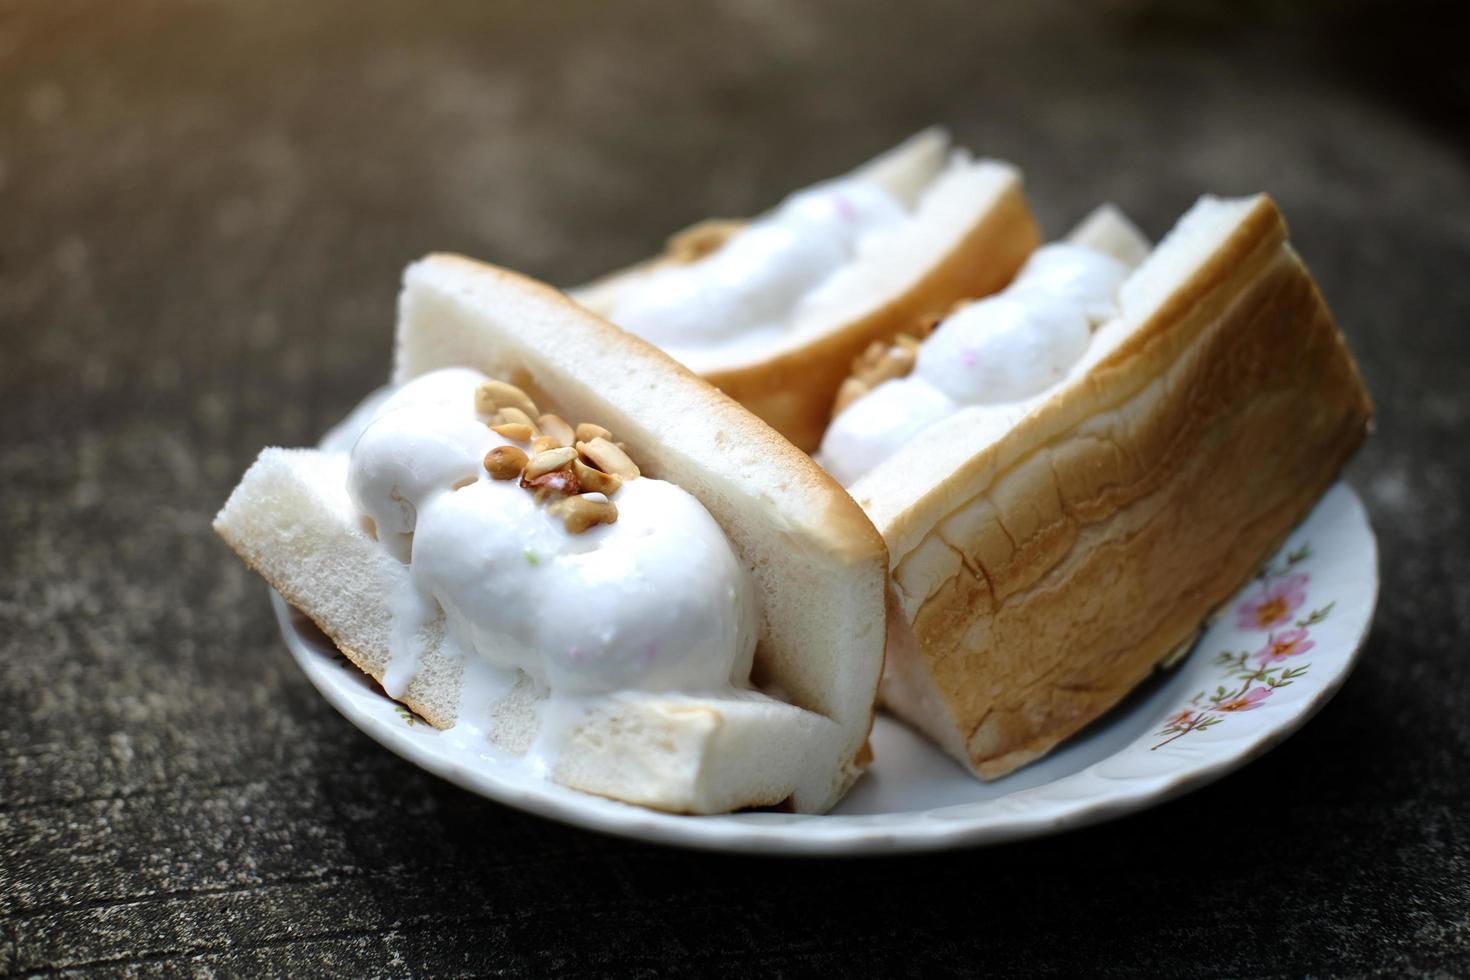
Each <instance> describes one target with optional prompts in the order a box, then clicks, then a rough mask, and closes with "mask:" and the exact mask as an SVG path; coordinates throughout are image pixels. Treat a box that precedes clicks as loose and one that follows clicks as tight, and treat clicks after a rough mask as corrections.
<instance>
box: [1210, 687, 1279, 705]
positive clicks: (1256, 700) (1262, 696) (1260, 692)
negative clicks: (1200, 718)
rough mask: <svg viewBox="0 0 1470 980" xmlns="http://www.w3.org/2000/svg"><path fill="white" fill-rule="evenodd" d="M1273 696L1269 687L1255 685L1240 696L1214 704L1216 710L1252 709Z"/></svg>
mask: <svg viewBox="0 0 1470 980" xmlns="http://www.w3.org/2000/svg"><path fill="white" fill-rule="evenodd" d="M1270 696H1271V689H1270V688H1269V687H1253V688H1251V689H1250V690H1249V691H1246V692H1245V693H1244V694H1242V695H1240V696H1239V697H1234V698H1231V699H1230V700H1229V701H1221V702H1219V703H1217V704H1215V705H1213V706H1212V709H1211V710H1214V711H1251V710H1254V709H1255V708H1259V707H1260V706H1261V702H1262V701H1264V700H1266V699H1267V698H1269V697H1270Z"/></svg>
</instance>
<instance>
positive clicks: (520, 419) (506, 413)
mask: <svg viewBox="0 0 1470 980" xmlns="http://www.w3.org/2000/svg"><path fill="white" fill-rule="evenodd" d="M496 414H498V415H499V416H500V421H501V422H514V423H516V424H517V425H525V426H529V427H530V428H532V429H535V428H536V423H535V422H533V421H532V420H531V416H529V415H527V414H526V413H525V412H523V411H521V410H520V409H519V408H516V407H515V406H514V405H507V406H506V407H505V408H502V409H501V410H500V411H499V412H497V413H496Z"/></svg>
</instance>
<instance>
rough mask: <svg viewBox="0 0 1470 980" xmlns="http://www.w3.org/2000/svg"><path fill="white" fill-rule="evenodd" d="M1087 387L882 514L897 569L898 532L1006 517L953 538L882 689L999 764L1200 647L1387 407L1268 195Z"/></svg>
mask: <svg viewBox="0 0 1470 980" xmlns="http://www.w3.org/2000/svg"><path fill="white" fill-rule="evenodd" d="M1085 392H1086V394H1085V396H1084V395H1079V396H1077V397H1079V398H1084V397H1085V398H1086V399H1087V402H1088V404H1087V406H1086V414H1085V417H1083V418H1080V419H1070V420H1067V421H1066V422H1064V423H1063V424H1061V425H1057V424H1056V422H1057V419H1056V418H1051V419H1048V418H1047V416H1048V415H1052V416H1063V417H1064V416H1066V415H1067V414H1068V413H1070V412H1075V411H1076V407H1075V406H1069V405H1066V404H1059V403H1058V402H1065V401H1066V399H1054V400H1053V402H1051V403H1048V404H1047V405H1046V406H1044V407H1043V408H1042V409H1041V410H1040V411H1039V412H1038V413H1036V417H1033V418H1032V419H1030V420H1028V421H1027V423H1023V425H1022V426H1021V427H1020V428H1023V429H1027V430H1029V431H1030V432H1033V433H1034V432H1043V433H1045V432H1047V431H1048V430H1051V431H1050V434H1049V436H1047V437H1046V438H1045V439H1044V440H1042V441H1039V442H1037V443H1036V444H1035V445H1031V446H1027V447H1026V448H1025V450H1024V452H1023V454H1022V455H1021V456H1020V457H1019V458H1018V459H1016V460H1015V461H1014V462H1012V463H1011V464H1010V465H1009V466H1007V467H1006V468H1005V469H1004V470H1003V471H1002V472H999V473H995V474H994V476H993V477H992V472H991V471H992V468H993V466H994V462H995V461H994V459H993V458H985V459H982V458H978V457H977V458H974V459H971V460H969V461H968V462H967V463H966V464H965V465H963V466H961V467H959V468H958V469H957V470H956V471H955V472H954V474H953V476H952V477H951V478H950V479H949V480H947V481H945V484H946V485H944V486H941V487H936V488H935V489H934V491H933V492H931V493H930V494H928V495H926V496H925V497H924V498H923V499H922V500H920V501H919V502H918V503H917V504H916V505H915V506H914V507H911V508H909V510H908V511H906V512H904V513H902V514H899V515H897V516H896V518H895V519H893V520H888V521H880V522H879V528H880V530H882V531H883V532H884V536H885V539H887V540H888V542H889V546H890V549H891V550H892V551H893V552H894V553H893V559H892V560H893V562H894V564H895V566H897V568H896V569H895V570H896V572H899V573H900V574H901V568H902V561H903V559H904V557H906V553H904V552H900V551H899V550H898V548H897V546H896V545H897V542H899V541H904V542H906V543H905V544H904V545H903V547H904V548H905V549H906V550H911V548H912V546H913V544H914V543H916V542H917V537H916V536H917V535H918V534H919V531H920V528H922V527H926V526H929V527H932V526H936V525H938V524H939V523H940V522H941V521H943V520H944V519H945V518H946V517H949V516H951V515H954V514H956V513H958V512H960V511H961V510H962V509H963V508H964V507H965V506H966V505H967V504H969V503H970V502H971V501H973V500H974V499H975V498H976V497H977V496H978V495H986V494H988V495H990V496H991V498H992V499H993V500H995V505H996V507H997V509H998V510H999V512H1000V514H1001V515H1003V516H1004V517H1006V518H1007V520H1008V522H1009V523H1007V524H1006V526H1004V527H1001V526H999V525H998V524H997V525H995V526H994V530H993V531H992V532H991V533H988V534H978V535H976V536H974V537H973V538H971V539H970V540H966V541H962V542H958V543H957V542H954V541H950V542H949V544H950V545H951V547H955V546H956V545H958V546H959V548H960V550H962V551H963V554H962V556H961V557H962V562H961V564H960V567H959V569H958V571H957V573H956V574H954V575H953V576H952V577H951V578H949V580H948V581H947V582H945V584H944V585H943V586H942V587H941V588H940V589H939V591H938V592H937V593H935V594H933V595H931V596H930V597H929V598H928V599H927V600H925V601H924V602H923V603H922V604H921V605H920V607H919V609H918V611H917V614H916V615H914V617H913V619H912V630H911V633H910V634H909V635H908V636H904V635H903V634H904V633H905V632H908V631H905V630H903V629H902V627H901V626H895V627H893V628H891V631H890V644H889V665H888V670H887V673H886V674H885V678H884V682H883V695H884V700H885V702H886V703H887V704H888V705H889V706H890V707H892V708H894V709H895V710H896V711H898V712H899V713H900V714H902V715H904V716H906V717H907V718H908V719H909V720H910V721H911V722H912V723H914V724H916V725H917V727H920V728H921V729H923V730H925V731H927V732H928V733H929V734H931V735H932V736H933V737H935V738H936V740H937V741H939V742H940V743H941V744H942V745H945V746H946V748H947V749H949V750H950V751H951V752H952V753H954V754H956V755H958V756H959V757H960V758H961V759H962V760H963V761H965V762H966V763H967V764H968V765H969V766H970V767H971V768H972V770H974V771H975V772H976V773H977V774H978V775H980V776H982V777H984V778H994V777H997V776H1001V775H1004V774H1006V773H1008V772H1010V771H1012V770H1014V769H1016V768H1017V767H1019V766H1022V765H1024V764H1026V763H1027V762H1030V761H1032V760H1033V759H1036V758H1038V757H1039V756H1041V755H1043V754H1045V753H1046V752H1047V751H1049V750H1050V749H1051V748H1052V747H1054V746H1055V745H1056V744H1057V743H1059V742H1060V741H1062V740H1063V739H1065V738H1067V737H1068V736H1069V735H1071V734H1073V733H1074V732H1076V731H1078V730H1079V729H1080V728H1082V727H1083V726H1084V725H1086V724H1087V723H1089V722H1090V721H1092V720H1094V719H1095V718H1097V717H1098V716H1099V715H1101V714H1103V713H1104V712H1105V711H1107V710H1108V709H1109V708H1110V707H1112V706H1113V705H1114V704H1116V703H1117V702H1118V701H1119V700H1120V699H1121V698H1122V697H1123V696H1124V695H1125V694H1126V693H1127V692H1128V691H1129V690H1131V689H1132V688H1133V687H1134V686H1135V685H1137V684H1138V683H1139V682H1140V681H1142V680H1143V679H1144V678H1145V677H1146V676H1147V675H1148V674H1149V673H1150V672H1151V671H1152V670H1153V669H1154V667H1155V665H1157V664H1159V663H1160V662H1161V661H1163V660H1165V659H1167V657H1168V656H1169V654H1170V653H1171V652H1173V651H1175V650H1177V649H1178V648H1180V646H1181V645H1186V644H1188V643H1189V642H1190V641H1191V640H1192V639H1193V637H1194V636H1195V635H1196V633H1197V631H1198V629H1199V628H1200V626H1201V624H1202V623H1203V622H1204V621H1205V620H1206V619H1207V618H1208V617H1209V616H1210V615H1211V614H1212V612H1213V611H1214V610H1215V609H1216V608H1218V607H1219V606H1220V605H1221V604H1222V603H1224V602H1225V601H1227V600H1228V598H1229V597H1230V596H1231V595H1232V594H1233V593H1234V592H1235V591H1236V590H1237V589H1238V588H1239V587H1240V586H1241V584H1242V583H1243V582H1244V581H1246V580H1247V579H1248V578H1249V577H1250V575H1251V574H1252V573H1253V571H1254V570H1255V569H1256V568H1257V567H1258V566H1259V565H1260V563H1261V562H1262V561H1263V560H1264V559H1265V558H1266V557H1268V556H1269V555H1270V553H1271V552H1272V551H1273V550H1274V549H1276V548H1277V547H1278V546H1279V545H1280V544H1281V542H1282V541H1283V540H1284V539H1285V537H1286V535H1287V533H1288V532H1289V531H1290V530H1291V528H1292V527H1294V526H1295V525H1296V524H1297V523H1298V522H1299V521H1300V520H1301V519H1302V518H1303V517H1304V516H1305V515H1306V514H1307V513H1308V511H1309V510H1310V509H1311V507H1312V506H1313V504H1314V503H1315V502H1316V500H1317V499H1318V498H1319V497H1320V496H1321V494H1322V493H1323V492H1325V490H1326V489H1327V487H1328V486H1329V485H1330V484H1331V483H1332V481H1333V480H1334V479H1335V477H1336V476H1337V474H1338V472H1339V471H1340V469H1341V468H1342V466H1343V465H1344V464H1345V463H1346V461H1347V460H1348V458H1349V457H1350V456H1351V455H1352V453H1353V451H1354V450H1355V449H1356V448H1357V447H1358V446H1359V445H1360V444H1361V442H1362V440H1363V439H1364V437H1365V435H1366V433H1367V430H1368V424H1369V420H1370V417H1371V414H1372V408H1371V404H1370V402H1369V398H1368V394H1367V391H1366V390H1365V388H1364V386H1363V383H1362V380H1361V378H1360V376H1359V374H1358V370H1357V367H1356V365H1355V364H1354V363H1353V360H1352V357H1351V355H1350V354H1349V352H1348V350H1347V347H1346V345H1345V343H1344V340H1343V338H1342V335H1341V334H1340V333H1339V331H1338V330H1337V328H1336V326H1335V325H1334V323H1333V321H1332V318H1331V315H1330V314H1329V312H1328V309H1327V306H1326V304H1325V302H1324V301H1323V299H1322V296H1321V294H1320V293H1319V292H1318V289H1317V286H1316V284H1315V282H1314V281H1313V280H1312V278H1311V275H1310V274H1309V273H1308V271H1307V270H1306V268H1305V267H1304V266H1303V265H1302V263H1301V260H1300V259H1299V258H1298V257H1297V255H1296V253H1295V252H1294V251H1293V250H1292V249H1291V248H1290V246H1289V245H1288V244H1287V241H1286V227H1285V224H1284V222H1283V220H1282V217H1281V214H1280V212H1279V210H1278V209H1277V207H1276V205H1275V204H1274V202H1272V201H1271V200H1270V199H1269V198H1267V197H1264V196H1262V197H1261V198H1260V199H1259V201H1258V203H1257V204H1256V206H1255V207H1254V208H1253V209H1252V211H1251V212H1250V214H1249V215H1248V216H1247V217H1246V218H1245V220H1243V221H1242V222H1241V224H1240V225H1239V227H1237V229H1236V231H1235V233H1234V234H1233V235H1232V236H1231V238H1230V239H1229V241H1228V242H1227V244H1226V246H1225V247H1224V248H1222V249H1220V250H1219V251H1218V252H1217V253H1216V254H1215V255H1214V257H1213V259H1212V260H1210V261H1208V262H1207V263H1206V264H1205V265H1204V266H1203V267H1201V268H1199V269H1198V270H1197V271H1196V273H1195V275H1194V276H1193V277H1192V278H1191V280H1190V281H1189V282H1188V284H1187V285H1186V286H1185V287H1184V288H1182V289H1180V290H1177V291H1176V292H1175V294H1174V295H1173V296H1172V297H1171V299H1170V300H1169V301H1167V302H1166V303H1165V304H1164V305H1163V306H1162V307H1161V308H1160V309H1159V310H1157V311H1155V313H1154V314H1153V315H1152V316H1151V317H1150V318H1149V320H1148V321H1147V322H1146V323H1145V324H1144V325H1143V326H1142V327H1141V328H1140V329H1139V330H1137V331H1136V332H1135V333H1134V334H1133V335H1132V336H1131V337H1130V338H1129V339H1128V340H1127V341H1125V342H1124V343H1123V344H1122V345H1121V346H1120V347H1119V348H1118V349H1117V350H1115V351H1113V352H1112V353H1111V354H1110V355H1108V356H1107V357H1106V358H1104V360H1103V361H1102V362H1100V363H1099V364H1098V365H1096V366H1095V367H1094V368H1093V370H1092V371H1091V372H1090V373H1089V375H1088V377H1087V378H1086V388H1085ZM1102 413H1117V415H1118V416H1119V417H1121V418H1127V419H1129V420H1130V423H1129V425H1128V426H1127V427H1126V428H1125V429H1123V430H1122V431H1123V433H1124V435H1123V438H1117V437H1116V435H1110V434H1108V433H1107V432H1106V430H1105V428H1103V427H1100V426H1096V425H1094V426H1091V427H1089V425H1088V422H1089V420H1091V419H1096V418H1098V416H1099V415H1100V414H1102ZM1012 436H1015V437H1018V438H1021V439H1023V440H1024V439H1026V438H1027V435H1026V433H1024V432H1019V433H1012ZM1008 438H1009V437H1008ZM1043 450H1045V452H1043ZM982 456H987V457H988V456H989V454H982ZM1017 502H1024V504H1023V505H1022V506H1020V507H1017V506H1015V505H1016V503H1017ZM893 618H894V619H895V620H896V621H898V622H899V623H901V622H902V621H903V620H904V619H905V617H903V616H895V617H893Z"/></svg>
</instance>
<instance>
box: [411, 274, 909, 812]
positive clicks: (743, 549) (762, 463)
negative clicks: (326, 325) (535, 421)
mask: <svg viewBox="0 0 1470 980" xmlns="http://www.w3.org/2000/svg"><path fill="white" fill-rule="evenodd" d="M449 366H467V367H472V368H476V369H478V370H480V371H483V372H485V373H486V374H489V375H491V376H492V377H497V378H501V379H504V380H508V381H510V382H512V383H514V384H517V385H520V386H521V387H522V388H524V389H525V390H526V391H528V392H529V393H531V395H532V396H533V397H535V398H536V400H537V403H538V404H539V405H542V406H543V407H545V406H547V405H550V406H551V410H553V411H557V412H559V413H560V414H562V415H563V416H564V417H566V418H574V417H575V418H587V419H596V420H597V421H598V422H599V423H600V424H602V425H605V426H607V427H608V428H609V429H611V430H612V431H613V432H614V433H615V434H616V435H617V437H618V438H619V439H620V440H622V441H624V442H626V443H627V445H628V447H629V452H630V454H631V455H632V456H633V458H634V459H635V460H637V462H638V465H639V466H640V467H641V468H642V470H643V472H644V473H646V474H648V475H650V476H653V477H657V478H659V479H664V480H668V481H670V482H672V483H674V484H677V485H678V486H680V487H682V488H684V489H685V490H687V491H689V492H690V493H692V494H693V495H694V496H695V497H696V498H698V499H699V500H700V502H701V503H703V504H704V506H705V507H706V508H707V509H708V510H709V512H710V513H711V514H712V515H713V516H714V518H715V520H716V521H717V522H718V523H719V524H720V526H721V527H722V528H723V529H724V530H725V533H726V534H727V535H728V536H729V537H730V540H731V542H732V543H733V545H734V547H735V549H736V551H737V553H738V554H739V555H740V556H741V558H742V560H743V561H744V562H745V563H746V565H747V566H748V567H749V568H750V570H751V574H752V576H753V578H754V581H755V585H756V590H757V593H758V595H759V597H760V608H761V629H760V640H759V643H758V645H757V647H756V653H755V671H754V679H755V681H756V683H758V684H760V685H762V686H770V687H771V688H772V689H775V690H779V691H780V692H781V696H782V698H783V699H785V700H787V701H789V702H790V703H791V704H794V705H796V706H798V707H800V708H804V709H806V710H808V711H810V712H813V713H815V714H818V715H822V716H824V717H826V718H828V719H830V720H831V721H832V722H833V723H834V725H833V726H832V736H831V737H830V738H825V737H824V738H820V739H819V738H817V737H815V735H814V736H813V737H812V738H811V739H809V740H807V741H806V742H804V743H803V744H801V745H800V746H799V747H798V746H795V745H792V746H790V747H788V750H787V751H790V752H791V753H792V754H794V755H798V756H799V757H800V758H801V760H802V766H803V769H802V774H803V776H802V780H801V783H800V785H799V786H797V787H796V788H795V790H794V791H793V793H792V802H793V805H794V806H795V807H796V808H797V809H798V810H802V811H821V810H825V809H827V808H828V807H830V806H831V805H832V803H834V802H835V801H836V800H837V799H838V798H840V797H841V795H842V793H843V792H845V791H846V789H847V787H848V786H849V785H850V784H851V782H852V781H853V779H854V778H855V777H856V776H857V774H858V772H859V771H860V770H861V768H862V766H863V765H864V764H865V762H866V754H867V753H866V738H867V733H868V730H869V728H870V727H871V724H872V715H873V704H874V699H875V696H876V689H877V683H878V678H879V675H880V674H881V672H882V662H883V649H884V643H885V628H884V605H883V600H884V589H885V580H886V572H887V552H886V551H885V550H884V547H883V542H882V539H881V538H880V537H879V535H878V533H877V531H876V530H874V528H873V526H872V524H871V522H869V520H868V519H867V517H866V516H865V515H864V514H863V512H862V510H861V509H860V508H859V507H858V506H857V505H856V504H855V503H854V502H853V501H852V499H851V498H850V497H849V496H848V495H847V494H846V493H845V492H844V491H843V490H842V488H841V487H839V486H838V485H837V483H836V482H835V481H833V480H832V479H831V478H830V477H829V476H828V475H827V474H826V473H825V472H823V471H822V470H821V469H820V468H819V467H817V465H816V464H815V463H813V462H812V461H811V460H810V459H809V458H808V457H807V456H806V455H805V454H804V453H802V452H800V451H799V450H797V449H796V448H795V447H794V446H792V445H791V444H790V443H788V442H787V441H785V440H784V439H782V438H781V437H780V436H779V435H777V434H776V433H775V432H774V431H772V430H771V429H770V427H768V426H767V425H766V424H765V423H763V422H761V421H760V420H759V419H757V418H756V417H754V416H753V415H751V414H750V413H749V412H747V411H745V410H744V409H742V408H741V407H740V406H739V405H737V404H736V403H735V402H734V401H732V400H730V399H729V398H727V397H726V396H724V395H722V394H720V393H719V392H718V391H716V390H715V389H713V388H712V387H710V386H709V385H708V384H706V383H705V382H703V381H701V380H700V379H699V378H697V377H695V376H694V375H692V374H690V373H689V372H688V371H687V370H685V369H684V368H682V367H680V366H679V365H678V364H676V363H675V362H674V361H672V360H671V359H669V358H668V357H667V356H666V355H664V354H663V353H661V352H659V351H658V350H656V349H655V348H653V347H651V346H650V345H648V344H646V343H645V342H643V341H642V340H639V339H638V338H636V337H634V336H632V335H630V334H627V333H624V332H623V331H621V330H618V329H616V328H615V327H613V326H611V325H610V324H608V323H606V322H605V321H603V320H601V319H600V318H598V317H596V316H594V315H593V314H591V313H589V312H587V311H586V310H585V309H583V308H581V307H579V306H578V305H576V304H575V303H572V302H571V301H570V300H568V299H567V298H566V297H565V296H563V295H562V294H560V293H558V292H556V291H555V290H553V289H551V288H549V287H547V286H543V285H541V284H540V283H536V282H533V281H532V280H529V279H526V278H524V277H522V276H518V275H515V274H514V273H511V272H507V271H505V270H502V269H497V268H494V267H491V266H486V265H481V264H479V263H476V262H472V261H470V260H468V259H464V258H460V257H457V256H447V255H436V256H431V257H430V258H427V259H425V260H423V261H421V262H417V263H415V264H414V265H412V266H410V267H409V269H408V270H407V272H406V273H405V275H404V288H403V292H402V294H401V297H400V305H399V327H398V347H397V355H396V365H395V372H394V379H395V381H398V382H402V381H406V380H408V379H410V378H413V377H416V376H418V375H420V374H423V373H424V372H426V371H431V370H434V369H436V368H441V367H449Z"/></svg>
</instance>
